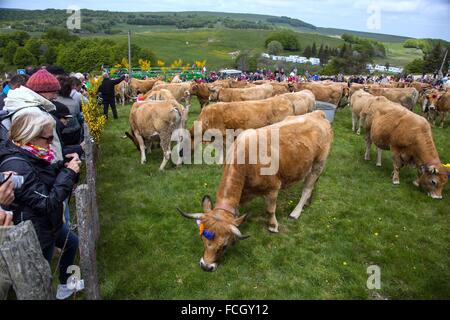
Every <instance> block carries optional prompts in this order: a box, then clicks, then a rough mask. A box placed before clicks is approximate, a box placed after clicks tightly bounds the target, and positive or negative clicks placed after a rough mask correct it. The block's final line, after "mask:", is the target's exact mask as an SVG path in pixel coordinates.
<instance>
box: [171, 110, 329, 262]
mask: <svg viewBox="0 0 450 320" xmlns="http://www.w3.org/2000/svg"><path fill="white" fill-rule="evenodd" d="M273 130H277V131H278V133H279V139H277V141H278V142H279V143H278V147H277V146H276V145H277V143H276V142H274V141H272V139H273V138H271V139H263V137H267V136H268V135H269V136H270V135H271V134H270V132H273ZM332 140H333V132H332V129H331V125H330V123H329V122H328V121H327V120H326V118H325V114H324V112H323V111H314V112H312V113H308V114H306V115H302V116H290V117H287V118H286V119H285V120H283V121H281V122H278V123H276V124H273V125H270V126H266V127H263V128H259V129H256V130H247V131H244V132H243V133H242V134H240V135H239V136H238V138H237V139H236V141H235V142H234V143H233V145H232V148H233V149H232V150H233V161H230V162H232V163H227V164H226V165H225V166H224V171H223V175H222V179H221V181H220V185H219V188H218V191H217V194H216V205H215V207H213V204H212V202H211V200H210V198H209V197H207V196H205V197H204V198H203V201H202V206H203V213H185V212H183V211H181V210H179V209H178V210H179V212H180V213H181V214H182V215H183V216H185V217H187V218H191V219H198V220H200V221H199V222H200V232H201V235H202V241H203V244H204V248H205V250H204V253H203V257H202V258H201V260H200V266H201V268H202V269H203V270H205V271H214V270H216V268H217V264H218V260H219V259H220V257H221V256H222V255H223V253H224V251H225V249H226V248H227V246H228V245H229V244H231V243H232V242H233V241H234V240H235V239H243V238H245V236H243V235H242V234H241V232H240V230H239V229H238V227H239V225H240V224H241V223H242V222H243V221H244V217H245V215H244V216H241V217H238V215H237V213H238V207H239V206H240V205H242V204H244V203H245V202H246V201H249V200H250V199H252V198H254V197H257V196H261V197H263V198H264V199H265V202H266V212H267V214H268V229H269V231H271V232H278V222H277V219H276V216H275V211H276V205H277V198H278V193H279V191H280V190H281V189H284V188H287V187H289V186H292V185H294V184H296V183H298V182H299V181H302V180H304V181H305V182H304V187H303V191H302V195H301V199H300V201H299V203H298V204H297V206H296V207H295V209H294V210H293V211H292V213H291V214H290V217H291V218H293V219H298V218H299V216H300V214H301V213H302V210H303V207H304V206H305V204H307V203H309V202H310V201H311V195H312V192H313V189H314V185H315V183H316V181H317V179H318V178H319V176H320V175H321V173H322V171H323V169H324V167H325V162H326V160H327V158H328V154H329V152H330V148H331V143H332ZM258 141H259V145H261V141H263V143H264V144H265V145H266V148H267V150H271V149H272V150H271V152H270V156H271V157H274V156H275V157H276V156H278V170H277V171H276V173H274V174H272V175H263V174H261V169H263V168H266V169H267V168H268V167H269V165H262V164H261V162H260V160H259V159H258V161H257V163H256V164H248V161H246V163H245V164H238V163H239V162H238V157H239V156H242V155H243V153H245V155H244V157H245V158H246V159H248V157H249V150H250V147H249V146H250V145H252V144H253V145H254V144H255V143H256V144H257V143H258ZM238 145H241V146H243V147H242V148H241V147H238ZM240 149H241V152H239V150H240ZM243 149H244V150H243ZM238 154H239V155H238Z"/></svg>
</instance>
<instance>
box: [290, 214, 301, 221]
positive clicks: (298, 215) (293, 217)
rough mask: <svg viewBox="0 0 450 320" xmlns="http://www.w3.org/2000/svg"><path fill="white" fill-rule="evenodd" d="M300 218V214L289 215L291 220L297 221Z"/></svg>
mask: <svg viewBox="0 0 450 320" xmlns="http://www.w3.org/2000/svg"><path fill="white" fill-rule="evenodd" d="M298 217H300V213H291V214H290V215H289V218H291V219H294V220H297V219H298Z"/></svg>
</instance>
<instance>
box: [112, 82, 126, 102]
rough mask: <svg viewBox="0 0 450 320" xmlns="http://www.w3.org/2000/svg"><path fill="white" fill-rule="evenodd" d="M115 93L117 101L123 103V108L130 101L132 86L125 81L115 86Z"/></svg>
mask: <svg viewBox="0 0 450 320" xmlns="http://www.w3.org/2000/svg"><path fill="white" fill-rule="evenodd" d="M114 92H115V96H116V100H118V102H119V103H122V106H123V105H125V102H126V101H127V100H128V99H130V86H129V84H128V81H126V80H123V81H122V82H121V83H119V84H116V85H115V86H114Z"/></svg>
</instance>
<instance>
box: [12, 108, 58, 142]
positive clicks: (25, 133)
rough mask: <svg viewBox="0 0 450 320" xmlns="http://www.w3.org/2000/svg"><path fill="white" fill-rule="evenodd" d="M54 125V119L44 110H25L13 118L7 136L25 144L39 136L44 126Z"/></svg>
mask: <svg viewBox="0 0 450 320" xmlns="http://www.w3.org/2000/svg"><path fill="white" fill-rule="evenodd" d="M49 125H51V126H52V128H54V126H55V120H54V119H53V117H52V116H51V115H49V114H48V113H44V112H32V113H31V112H27V113H23V114H20V115H18V116H16V117H15V118H14V120H13V121H12V124H11V129H10V130H9V138H10V139H11V140H12V141H14V142H17V143H20V144H26V143H29V142H30V141H31V140H33V139H35V138H37V137H39V136H40V135H41V134H42V131H44V128H45V127H47V126H49Z"/></svg>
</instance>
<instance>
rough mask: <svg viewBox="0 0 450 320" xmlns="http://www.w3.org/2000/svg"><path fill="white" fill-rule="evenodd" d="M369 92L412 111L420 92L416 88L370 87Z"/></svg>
mask: <svg viewBox="0 0 450 320" xmlns="http://www.w3.org/2000/svg"><path fill="white" fill-rule="evenodd" d="M367 91H368V92H369V93H371V94H373V95H374V96H384V97H386V98H388V99H389V100H391V101H392V102H397V103H399V104H401V105H402V106H404V107H405V108H407V109H409V110H411V111H412V110H413V109H414V106H415V105H416V104H417V100H418V99H419V92H418V91H417V90H416V89H415V88H382V87H375V86H369V87H367Z"/></svg>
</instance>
